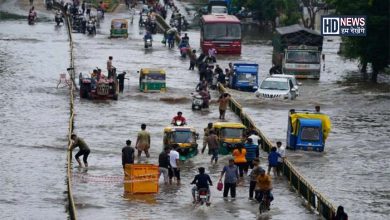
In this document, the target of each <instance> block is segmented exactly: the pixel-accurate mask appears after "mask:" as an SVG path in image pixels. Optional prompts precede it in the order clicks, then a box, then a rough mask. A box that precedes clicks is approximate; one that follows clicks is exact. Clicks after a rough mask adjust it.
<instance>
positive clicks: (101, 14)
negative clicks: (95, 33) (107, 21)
mask: <svg viewBox="0 0 390 220" xmlns="http://www.w3.org/2000/svg"><path fill="white" fill-rule="evenodd" d="M96 12H97V17H98V18H99V20H103V19H104V13H103V10H102V9H100V8H98V9H96Z"/></svg>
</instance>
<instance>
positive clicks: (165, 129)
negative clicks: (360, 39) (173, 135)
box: [164, 126, 196, 133]
mask: <svg viewBox="0 0 390 220" xmlns="http://www.w3.org/2000/svg"><path fill="white" fill-rule="evenodd" d="M173 131H191V132H196V130H195V128H193V127H187V126H186V127H182V126H174V127H171V126H170V127H165V128H164V133H166V132H173Z"/></svg>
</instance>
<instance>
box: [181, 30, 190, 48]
mask: <svg viewBox="0 0 390 220" xmlns="http://www.w3.org/2000/svg"><path fill="white" fill-rule="evenodd" d="M181 44H185V45H186V46H187V45H189V44H190V38H189V37H188V35H187V33H185V34H184V36H183V37H182V38H181Z"/></svg>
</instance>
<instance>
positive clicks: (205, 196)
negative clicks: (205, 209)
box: [199, 195, 207, 199]
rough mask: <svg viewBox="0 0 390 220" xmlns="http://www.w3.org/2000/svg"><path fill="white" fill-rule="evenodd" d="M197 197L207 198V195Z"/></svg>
mask: <svg viewBox="0 0 390 220" xmlns="http://www.w3.org/2000/svg"><path fill="white" fill-rule="evenodd" d="M199 198H201V199H207V195H200V196H199Z"/></svg>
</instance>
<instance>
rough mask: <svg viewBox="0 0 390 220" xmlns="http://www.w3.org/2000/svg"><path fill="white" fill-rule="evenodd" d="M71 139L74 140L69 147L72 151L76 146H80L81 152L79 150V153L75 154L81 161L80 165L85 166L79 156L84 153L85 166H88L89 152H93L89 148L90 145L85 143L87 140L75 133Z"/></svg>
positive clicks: (78, 160)
mask: <svg viewBox="0 0 390 220" xmlns="http://www.w3.org/2000/svg"><path fill="white" fill-rule="evenodd" d="M70 139H72V140H73V144H72V146H71V147H70V149H69V150H70V151H73V149H75V148H76V147H79V148H80V150H79V152H77V154H76V155H75V156H74V157H75V158H76V160H77V162H78V163H79V166H80V167H83V164H82V163H81V161H80V158H79V157H80V156H81V155H83V161H84V165H85V167H88V162H87V159H88V155H89V153H90V152H91V151H90V150H89V147H88V145H87V144H86V143H85V141H84V140H83V139H81V138H79V137H77V135H75V134H72V135H71V136H70Z"/></svg>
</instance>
